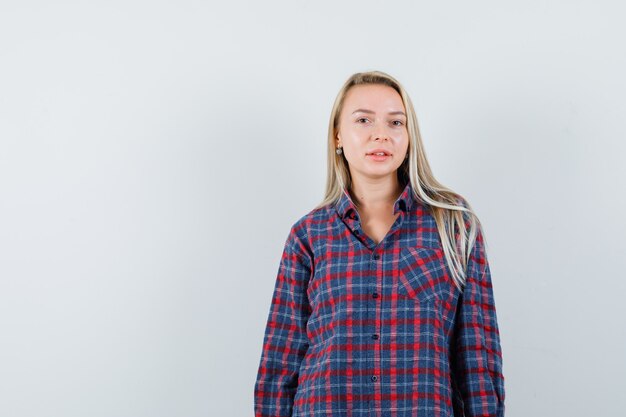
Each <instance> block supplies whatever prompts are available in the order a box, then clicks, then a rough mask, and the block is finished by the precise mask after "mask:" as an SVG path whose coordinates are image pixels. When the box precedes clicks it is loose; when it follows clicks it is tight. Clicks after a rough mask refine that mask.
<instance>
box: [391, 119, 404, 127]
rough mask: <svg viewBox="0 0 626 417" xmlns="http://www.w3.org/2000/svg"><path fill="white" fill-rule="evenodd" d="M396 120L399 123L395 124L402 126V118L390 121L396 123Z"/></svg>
mask: <svg viewBox="0 0 626 417" xmlns="http://www.w3.org/2000/svg"><path fill="white" fill-rule="evenodd" d="M396 122H397V123H399V124H396V126H402V125H403V124H404V123H402V120H394V121H393V122H392V123H396Z"/></svg>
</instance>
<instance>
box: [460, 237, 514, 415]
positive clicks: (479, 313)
mask: <svg viewBox="0 0 626 417" xmlns="http://www.w3.org/2000/svg"><path fill="white" fill-rule="evenodd" d="M452 346H453V347H452V352H451V357H452V361H453V364H452V368H453V369H452V370H453V379H454V381H453V382H454V383H455V386H456V387H457V390H458V392H457V395H460V397H461V398H460V399H461V400H462V405H460V406H461V407H463V409H464V415H465V416H468V417H469V416H471V417H478V416H481V417H487V416H489V417H503V416H504V397H505V394H504V376H503V374H502V351H501V348H500V335H499V331H498V321H497V316H496V307H495V300H494V295H493V288H492V282H491V271H490V269H489V262H488V260H487V256H486V253H485V246H484V240H483V234H482V230H480V229H479V232H478V234H477V236H476V243H475V244H474V246H473V248H472V250H471V255H470V258H469V261H468V264H467V269H466V285H465V288H464V291H463V293H462V294H461V296H460V299H459V304H458V310H457V318H456V323H455V328H454V334H453V337H452ZM462 415H463V414H462Z"/></svg>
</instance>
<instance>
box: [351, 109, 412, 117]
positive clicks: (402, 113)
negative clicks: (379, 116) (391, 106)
mask: <svg viewBox="0 0 626 417" xmlns="http://www.w3.org/2000/svg"><path fill="white" fill-rule="evenodd" d="M359 112H361V113H370V114H375V113H376V112H375V111H372V110H368V109H356V110H355V111H353V112H352V114H354V113H359ZM388 114H391V115H396V114H401V115H403V116H404V117H406V114H404V112H403V111H390V112H389V113H388Z"/></svg>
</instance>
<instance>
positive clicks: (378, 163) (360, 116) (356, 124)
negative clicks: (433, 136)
mask: <svg viewBox="0 0 626 417" xmlns="http://www.w3.org/2000/svg"><path fill="white" fill-rule="evenodd" d="M406 120H407V118H406V110H405V108H404V105H403V104H402V98H401V97H400V94H398V92H397V91H396V90H394V89H393V88H391V87H389V86H386V85H358V86H354V87H352V88H351V89H350V90H348V93H347V94H346V97H345V99H344V104H343V109H342V110H341V114H340V117H339V125H338V131H337V138H336V139H335V140H336V146H342V147H343V153H344V156H345V157H346V160H347V161H348V165H349V167H350V173H351V175H352V176H353V177H354V176H355V175H357V176H365V177H369V178H382V177H385V176H388V175H395V172H396V170H397V169H398V167H400V165H402V162H403V161H404V156H405V155H406V153H407V149H408V147H409V135H408V131H407V128H406ZM377 150H380V151H382V152H385V155H384V156H377V155H374V154H372V152H375V151H377Z"/></svg>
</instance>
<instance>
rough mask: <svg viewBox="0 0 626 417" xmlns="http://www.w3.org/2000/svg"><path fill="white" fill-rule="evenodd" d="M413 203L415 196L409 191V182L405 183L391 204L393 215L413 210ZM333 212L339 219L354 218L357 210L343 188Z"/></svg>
mask: <svg viewBox="0 0 626 417" xmlns="http://www.w3.org/2000/svg"><path fill="white" fill-rule="evenodd" d="M414 202H415V196H414V195H413V190H412V189H411V182H410V181H409V182H407V184H406V186H405V187H404V190H403V191H402V193H400V196H399V197H398V198H397V199H396V201H395V202H394V204H393V214H396V213H397V212H398V211H399V210H403V211H405V212H408V211H410V210H411V209H412V208H413V203H414ZM335 210H336V211H337V214H338V215H339V217H340V218H342V219H343V218H345V217H350V216H351V215H354V216H356V213H357V210H356V206H355V204H354V202H353V201H352V197H350V193H349V192H348V191H347V190H346V189H345V188H344V189H343V192H342V193H341V197H340V198H339V200H338V201H337V203H336V204H335Z"/></svg>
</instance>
